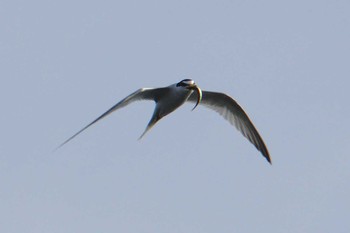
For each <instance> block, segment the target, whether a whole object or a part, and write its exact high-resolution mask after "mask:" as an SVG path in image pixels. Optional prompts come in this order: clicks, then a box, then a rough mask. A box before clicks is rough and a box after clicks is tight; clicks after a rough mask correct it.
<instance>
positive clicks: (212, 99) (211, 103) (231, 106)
mask: <svg viewBox="0 0 350 233" xmlns="http://www.w3.org/2000/svg"><path fill="white" fill-rule="evenodd" d="M202 93H203V97H202V101H201V102H200V104H202V105H204V106H205V107H208V108H210V109H212V110H214V111H216V112H217V113H219V114H220V115H221V116H223V117H224V118H225V119H226V120H227V121H229V122H230V123H231V124H232V125H234V126H235V127H236V128H237V129H238V130H239V131H240V132H241V133H242V134H243V135H244V137H246V138H247V139H248V140H249V141H250V142H251V143H252V144H253V145H254V146H255V147H256V148H257V149H258V150H259V151H260V152H261V153H262V155H263V156H264V157H265V158H266V159H267V161H268V162H269V163H271V158H270V154H269V151H268V150H267V148H266V145H265V143H264V141H263V139H262V138H261V136H260V135H259V133H258V131H257V130H256V128H255V126H254V125H253V123H252V122H251V120H250V119H249V117H248V115H247V114H246V113H245V112H244V110H243V109H242V107H241V106H239V105H238V103H237V102H236V101H235V100H233V99H232V98H231V97H230V96H228V95H226V94H224V93H219V92H211V91H202ZM188 101H190V102H196V101H197V93H195V92H193V94H192V95H191V96H190V97H189V98H188Z"/></svg>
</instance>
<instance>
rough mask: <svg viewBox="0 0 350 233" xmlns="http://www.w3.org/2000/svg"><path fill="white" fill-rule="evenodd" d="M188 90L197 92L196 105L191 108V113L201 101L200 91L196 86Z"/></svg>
mask: <svg viewBox="0 0 350 233" xmlns="http://www.w3.org/2000/svg"><path fill="white" fill-rule="evenodd" d="M188 89H190V90H194V91H196V92H197V93H196V94H197V103H196V105H195V106H194V107H193V108H192V111H193V110H194V109H195V108H196V107H197V106H198V104H199V103H200V102H201V101H202V90H201V89H200V88H199V87H198V86H197V85H196V84H194V85H191V86H189V87H188Z"/></svg>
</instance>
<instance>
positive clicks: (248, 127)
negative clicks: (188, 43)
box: [57, 79, 271, 163]
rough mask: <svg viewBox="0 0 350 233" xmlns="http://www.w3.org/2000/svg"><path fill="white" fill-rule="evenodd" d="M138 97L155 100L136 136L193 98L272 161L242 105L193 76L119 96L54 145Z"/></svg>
mask: <svg viewBox="0 0 350 233" xmlns="http://www.w3.org/2000/svg"><path fill="white" fill-rule="evenodd" d="M137 100H153V101H154V102H155V103H156V106H155V109H154V112H153V115H152V118H151V120H150V121H149V123H148V125H147V127H146V129H145V131H144V132H143V133H142V134H141V136H140V138H139V139H141V138H142V137H143V136H144V135H145V134H146V133H147V132H148V131H149V130H150V129H151V128H152V127H153V126H154V125H155V124H156V123H157V122H158V121H159V120H160V119H162V118H163V117H165V116H166V115H168V114H169V113H171V112H173V111H175V110H176V109H177V108H178V107H180V106H181V105H183V104H184V103H185V102H192V103H195V106H194V108H193V109H192V110H194V109H195V108H196V107H197V106H198V104H200V105H203V106H205V107H207V108H209V109H212V110H214V111H216V112H217V113H219V114H220V115H221V116H223V117H224V118H225V119H226V120H227V121H228V122H229V123H230V124H232V125H234V126H235V127H236V128H237V129H238V130H239V131H240V132H241V133H242V134H243V136H244V137H246V138H247V139H248V140H249V141H250V142H251V143H252V144H253V145H254V146H255V147H256V148H257V149H258V150H259V151H260V152H261V154H262V155H263V156H264V157H265V158H266V160H267V161H268V162H269V163H271V158H270V154H269V152H268V150H267V147H266V145H265V143H264V141H263V139H262V138H261V136H260V135H259V133H258V131H257V130H256V128H255V126H254V125H253V123H252V122H251V120H250V119H249V117H248V115H247V114H246V113H245V112H244V110H243V109H242V107H241V106H239V105H238V103H237V102H236V101H235V100H233V99H232V98H231V97H230V96H228V95H226V94H224V93H220V92H212V91H202V90H201V89H200V88H199V87H198V86H197V85H196V83H195V82H194V81H193V80H192V79H184V80H182V81H181V82H179V83H175V84H172V85H170V86H167V87H160V88H140V89H138V90H137V91H135V92H133V93H131V94H130V95H128V96H127V97H125V98H124V99H122V100H121V101H120V102H119V103H117V104H115V105H114V106H113V107H111V108H110V109H109V110H108V111H106V112H105V113H103V114H102V115H101V116H99V117H98V118H97V119H95V120H94V121H92V122H91V123H90V124H88V125H87V126H85V127H84V128H82V129H81V130H80V131H78V132H77V133H76V134H74V135H73V136H71V137H70V138H68V139H67V140H66V141H64V142H63V143H62V144H61V145H60V146H58V147H57V149H58V148H60V147H62V146H63V145H64V144H66V143H67V142H69V141H70V140H72V139H73V138H75V137H76V136H77V135H78V134H80V133H81V132H83V131H84V130H85V129H87V128H88V127H90V126H91V125H93V124H95V123H96V122H97V121H99V120H101V119H102V118H104V117H105V116H107V115H109V114H110V113H112V112H114V111H116V110H117V109H120V108H122V107H125V106H126V105H128V104H130V103H132V102H134V101H137Z"/></svg>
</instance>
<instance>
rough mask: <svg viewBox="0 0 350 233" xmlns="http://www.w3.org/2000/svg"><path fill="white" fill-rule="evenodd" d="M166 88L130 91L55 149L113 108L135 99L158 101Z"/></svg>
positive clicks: (123, 105) (113, 109) (112, 110)
mask: <svg viewBox="0 0 350 233" xmlns="http://www.w3.org/2000/svg"><path fill="white" fill-rule="evenodd" d="M165 89H166V88H140V89H138V90H137V91H135V92H134V93H131V94H130V95H128V96H127V97H125V98H124V99H122V100H121V101H119V103H117V104H115V105H114V106H113V107H111V108H110V109H109V110H108V111H107V112H105V113H103V114H102V115H101V116H99V117H98V118H97V119H95V120H94V121H92V122H91V123H90V124H88V125H87V126H85V127H84V128H82V129H81V130H80V131H78V132H77V133H76V134H74V135H73V136H72V137H70V138H68V139H67V140H66V141H64V142H63V143H62V144H61V145H59V146H58V147H57V148H56V149H58V148H60V147H62V146H63V145H64V144H66V143H67V142H69V141H70V140H72V139H73V138H75V137H76V136H77V135H78V134H80V133H81V132H83V131H84V130H85V129H87V128H89V127H90V126H91V125H93V124H95V123H96V122H97V121H99V120H101V119H102V118H104V117H105V116H107V115H109V114H110V113H112V112H114V111H115V110H117V109H119V108H122V107H125V106H126V105H128V104H130V103H132V102H134V101H137V100H153V101H155V102H158V99H159V98H160V97H161V96H162V95H163V93H164V92H165Z"/></svg>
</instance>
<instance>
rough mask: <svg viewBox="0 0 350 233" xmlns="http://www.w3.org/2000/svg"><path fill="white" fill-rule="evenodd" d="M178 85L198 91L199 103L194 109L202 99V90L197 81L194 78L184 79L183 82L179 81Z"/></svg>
mask: <svg viewBox="0 0 350 233" xmlns="http://www.w3.org/2000/svg"><path fill="white" fill-rule="evenodd" d="M176 87H182V88H186V89H188V90H194V91H196V92H197V97H198V98H197V103H196V105H195V106H194V108H193V109H192V111H193V110H194V109H195V108H196V107H197V105H198V104H199V103H200V102H201V100H202V90H201V89H200V88H199V87H198V86H197V85H196V83H195V82H194V81H193V80H192V79H184V80H182V81H181V82H179V83H177V84H176Z"/></svg>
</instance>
